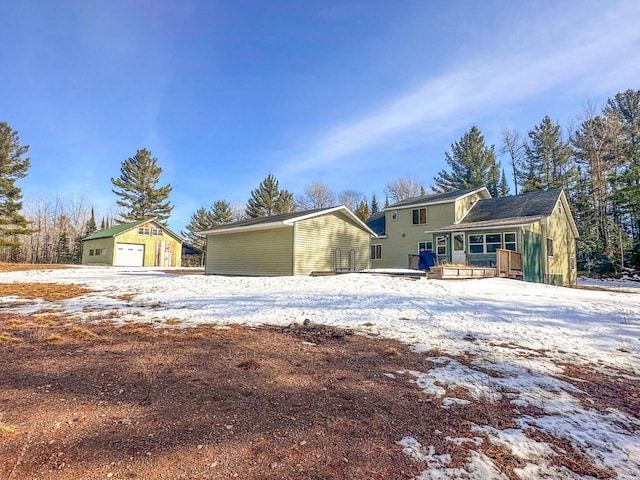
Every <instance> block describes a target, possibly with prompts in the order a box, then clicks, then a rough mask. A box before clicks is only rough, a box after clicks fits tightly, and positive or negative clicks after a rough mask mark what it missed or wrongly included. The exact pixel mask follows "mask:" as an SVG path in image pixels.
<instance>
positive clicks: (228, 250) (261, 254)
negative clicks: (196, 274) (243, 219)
mask: <svg viewBox="0 0 640 480" xmlns="http://www.w3.org/2000/svg"><path fill="white" fill-rule="evenodd" d="M292 251H293V227H291V226H284V227H280V228H272V229H268V230H253V231H248V232H230V233H226V234H224V235H208V236H207V254H206V259H207V260H206V266H205V273H207V274H222V275H274V276H275V275H292V274H293V255H292Z"/></svg>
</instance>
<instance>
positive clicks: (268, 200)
mask: <svg viewBox="0 0 640 480" xmlns="http://www.w3.org/2000/svg"><path fill="white" fill-rule="evenodd" d="M295 210H296V203H295V200H294V199H293V194H292V193H291V192H289V191H287V190H280V188H279V186H278V180H277V179H276V177H274V176H273V175H272V174H269V175H267V176H266V178H265V179H264V180H262V182H260V185H258V187H257V188H256V189H255V190H253V191H252V192H251V197H250V198H249V201H248V202H247V207H246V214H247V216H248V217H250V218H257V217H270V216H271V215H277V214H279V213H289V212H294V211H295Z"/></svg>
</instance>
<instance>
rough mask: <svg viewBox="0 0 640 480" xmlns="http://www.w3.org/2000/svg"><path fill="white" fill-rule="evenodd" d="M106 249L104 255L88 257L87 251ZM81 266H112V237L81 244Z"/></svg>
mask: <svg viewBox="0 0 640 480" xmlns="http://www.w3.org/2000/svg"><path fill="white" fill-rule="evenodd" d="M102 248H104V249H106V250H107V252H106V254H105V255H91V256H90V255H89V250H94V251H95V250H96V249H102ZM82 264H83V265H112V264H113V237H108V238H97V239H95V240H87V241H84V242H82Z"/></svg>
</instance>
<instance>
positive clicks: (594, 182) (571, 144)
mask: <svg viewBox="0 0 640 480" xmlns="http://www.w3.org/2000/svg"><path fill="white" fill-rule="evenodd" d="M565 132H566V133H565ZM498 154H500V155H502V156H503V157H506V159H507V161H508V164H509V167H510V169H511V178H512V183H513V186H514V189H515V194H516V195H518V194H522V193H527V192H535V191H540V190H548V189H557V188H562V189H564V190H565V191H566V193H567V195H568V197H569V200H570V202H571V204H572V206H573V213H574V216H575V218H576V223H577V225H578V230H579V233H580V238H579V240H578V257H579V262H580V263H581V267H582V268H585V269H588V270H594V269H600V270H601V271H607V270H611V269H613V268H616V269H617V268H618V267H620V266H622V265H623V264H624V262H625V257H626V260H627V262H629V261H631V262H633V263H634V264H635V266H640V254H639V252H638V248H640V90H635V91H634V90H627V91H625V92H620V93H618V94H617V95H615V97H614V98H612V99H609V100H608V102H607V104H606V105H605V107H604V108H603V109H602V110H601V111H597V110H596V109H595V108H593V107H589V108H587V110H586V112H585V114H584V115H583V118H581V119H580V121H579V125H578V126H577V128H568V129H566V130H565V131H563V129H562V128H561V127H560V125H559V124H558V123H557V122H554V121H553V120H552V119H551V118H550V117H548V116H545V117H544V118H543V119H542V121H541V122H540V124H538V125H536V126H534V127H533V128H532V129H531V130H529V131H528V132H527V134H526V135H522V134H521V133H520V132H518V131H517V130H504V131H503V134H502V146H501V148H500V150H499V151H498ZM445 160H446V162H447V164H448V165H449V170H443V171H441V172H439V173H438V175H437V176H436V177H435V178H434V181H435V185H434V187H433V188H434V190H435V191H451V190H455V189H461V188H463V189H464V188H476V187H480V186H486V187H487V188H488V189H489V191H490V192H491V194H492V195H493V196H504V195H508V194H509V190H510V189H509V185H508V182H507V180H506V173H505V171H504V170H501V166H500V163H499V162H498V161H497V160H496V152H495V149H494V146H493V145H491V146H487V145H485V142H484V137H483V136H482V135H481V133H480V131H479V129H478V128H477V127H476V126H473V127H472V128H471V129H470V130H469V131H468V132H467V133H465V134H464V135H463V137H462V138H461V139H460V140H459V141H457V142H454V143H453V144H452V145H451V152H448V153H446V154H445ZM500 172H501V173H500ZM625 252H626V254H625Z"/></svg>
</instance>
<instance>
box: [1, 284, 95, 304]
mask: <svg viewBox="0 0 640 480" xmlns="http://www.w3.org/2000/svg"><path fill="white" fill-rule="evenodd" d="M90 292H91V290H88V289H86V288H83V287H81V286H80V285H76V284H74V283H70V284H60V283H23V282H20V283H0V297H20V298H27V299H30V300H33V299H36V298H42V299H43V300H45V301H47V302H55V301H58V300H66V299H68V298H75V297H78V296H80V295H84V294H87V293H90Z"/></svg>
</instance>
